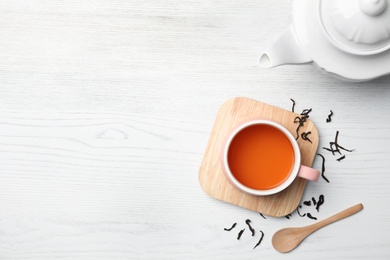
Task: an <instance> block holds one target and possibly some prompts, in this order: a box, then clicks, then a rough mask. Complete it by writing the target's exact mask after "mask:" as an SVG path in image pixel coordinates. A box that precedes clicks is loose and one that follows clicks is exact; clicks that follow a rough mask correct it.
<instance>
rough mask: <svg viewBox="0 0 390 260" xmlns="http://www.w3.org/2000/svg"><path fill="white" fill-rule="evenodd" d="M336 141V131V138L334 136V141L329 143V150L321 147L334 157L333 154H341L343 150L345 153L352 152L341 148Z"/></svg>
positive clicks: (337, 134) (337, 132) (337, 137)
mask: <svg viewBox="0 0 390 260" xmlns="http://www.w3.org/2000/svg"><path fill="white" fill-rule="evenodd" d="M338 139H339V131H336V136H335V139H334V141H333V142H329V148H328V147H323V149H325V150H327V151H329V152H332V154H333V155H335V153H338V154H340V155H341V154H342V153H341V150H344V151H346V152H352V151H353V149H352V150H351V149H347V148H344V147H342V146H341V145H339V143H338Z"/></svg>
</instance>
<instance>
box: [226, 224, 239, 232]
mask: <svg viewBox="0 0 390 260" xmlns="http://www.w3.org/2000/svg"><path fill="white" fill-rule="evenodd" d="M236 226H237V223H234V224H233V225H232V226H231V227H230V228H224V229H223V230H225V231H231V230H232V229H233V228H235V227H236Z"/></svg>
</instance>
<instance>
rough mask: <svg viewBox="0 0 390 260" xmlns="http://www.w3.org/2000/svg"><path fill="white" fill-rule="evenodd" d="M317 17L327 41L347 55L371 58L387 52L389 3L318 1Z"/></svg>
mask: <svg viewBox="0 0 390 260" xmlns="http://www.w3.org/2000/svg"><path fill="white" fill-rule="evenodd" d="M319 14H320V20H321V24H322V27H323V29H324V30H325V33H326V35H327V36H328V38H330V40H331V41H332V42H333V43H334V44H335V45H336V46H337V47H339V48H340V49H342V50H344V51H346V52H349V53H352V54H357V55H372V54H376V53H380V52H383V51H385V50H387V49H389V48H390V6H389V4H388V0H342V1H340V0H338V1H337V0H321V1H320V5H319Z"/></svg>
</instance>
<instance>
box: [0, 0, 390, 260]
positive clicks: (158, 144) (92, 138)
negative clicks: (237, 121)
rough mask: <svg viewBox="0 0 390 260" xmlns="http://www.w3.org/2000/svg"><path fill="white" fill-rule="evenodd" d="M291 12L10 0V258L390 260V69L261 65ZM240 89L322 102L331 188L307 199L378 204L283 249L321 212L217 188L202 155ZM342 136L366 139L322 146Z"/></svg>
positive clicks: (4, 245)
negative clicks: (236, 202)
mask: <svg viewBox="0 0 390 260" xmlns="http://www.w3.org/2000/svg"><path fill="white" fill-rule="evenodd" d="M289 10H290V1H287V0H283V1H265V0H262V1H246V0H244V1H232V0H230V1H191V0H186V1H167V0H162V1H139V0H130V1H124V0H111V1H109V0H102V1H91V0H85V1H75V0H72V1H66V0H58V1H51V0H32V1H27V0H25V1H23V0H3V1H0V36H1V37H0V108H1V110H0V259H153V258H155V259H313V258H315V259H389V258H390V239H389V234H390V207H389V200H390V172H389V168H390V160H389V158H390V138H389V133H390V86H389V85H390V84H389V83H390V77H389V76H387V77H383V78H380V79H377V80H374V81H371V82H366V83H347V82H341V81H339V80H337V79H334V78H332V77H329V76H328V75H326V74H325V73H324V72H321V71H320V70H318V69H317V68H315V67H314V66H311V65H302V66H284V67H279V68H275V69H262V68H260V66H259V65H258V57H259V55H260V52H261V50H263V49H265V48H266V47H267V46H269V45H270V44H271V43H272V42H273V41H274V40H275V38H276V37H277V36H278V35H279V34H280V33H282V32H283V31H284V29H285V28H286V27H287V26H288V24H289ZM235 96H245V97H249V98H252V99H256V100H259V101H262V102H265V103H268V104H271V105H274V106H278V107H281V108H285V109H288V110H290V109H291V106H292V102H291V101H290V99H291V98H292V99H294V100H295V101H296V106H295V109H296V111H298V112H299V111H301V110H303V109H304V108H312V113H311V114H310V119H311V120H312V121H313V122H314V123H315V124H316V126H317V128H318V129H319V132H320V149H319V153H321V154H323V155H324V156H325V158H326V173H325V175H326V177H327V178H328V179H329V180H330V183H327V182H326V181H325V180H324V179H320V181H319V182H318V183H315V184H313V183H310V184H308V185H307V188H306V190H305V193H304V196H303V198H302V202H303V201H306V200H311V198H312V197H315V198H317V199H318V197H319V195H321V194H323V195H324V197H325V203H324V204H323V205H322V206H321V208H320V211H319V212H317V211H316V210H315V209H314V208H313V206H311V207H308V206H304V205H303V206H302V212H304V211H305V210H306V209H307V210H308V211H307V212H309V211H310V212H312V215H315V216H316V217H317V218H318V220H317V221H319V220H321V219H324V218H326V217H328V216H330V215H332V214H333V213H336V212H338V211H340V210H342V209H344V208H347V207H349V206H352V205H354V204H357V203H360V202H361V203H363V204H364V206H365V209H364V210H363V211H362V212H360V213H358V214H357V215H354V216H352V217H350V218H348V219H345V220H342V221H341V222H338V223H335V224H332V225H330V226H328V227H326V228H324V229H321V230H320V231H318V232H316V233H314V234H312V235H311V236H310V237H309V238H307V239H306V240H305V241H304V242H303V244H301V245H300V246H299V247H298V248H297V249H295V250H294V251H292V252H290V253H288V254H280V253H278V252H276V251H275V250H274V249H273V247H272V245H271V238H272V235H273V233H274V232H276V231H277V230H278V229H280V228H284V227H287V226H302V225H308V224H311V223H314V222H315V221H314V220H311V219H309V218H307V217H300V216H299V215H298V214H297V212H294V213H293V214H292V215H291V216H289V219H287V218H284V217H283V218H273V217H267V216H266V219H264V218H263V217H262V216H260V214H258V213H256V212H252V211H249V210H246V209H242V208H238V207H235V206H233V205H230V204H227V203H223V202H220V201H217V200H215V199H213V198H211V197H209V196H208V195H206V194H205V193H204V192H203V190H202V188H201V187H200V185H199V183H198V176H197V175H198V169H199V165H200V162H201V160H202V156H203V152H204V150H205V147H206V144H207V141H208V138H209V134H210V131H211V127H212V125H213V122H214V119H215V116H216V113H217V110H218V108H219V107H220V105H221V104H222V103H223V102H224V101H226V100H227V99H229V98H232V97H235ZM329 110H332V111H333V112H334V115H333V117H332V122H330V123H326V122H325V119H326V118H327V115H328V114H329ZM336 131H339V134H340V135H339V143H340V145H343V146H345V147H346V148H351V149H355V150H354V151H353V152H351V153H346V158H345V159H344V160H342V161H340V162H338V161H336V159H337V158H338V157H336V156H332V155H331V154H330V153H329V152H326V151H325V150H323V149H322V148H321V147H323V146H328V144H329V142H330V141H333V140H334V137H335V133H336ZM314 166H315V167H318V168H321V158H320V157H316V159H315V162H314ZM305 207H306V208H305ZM305 212H306V211H305ZM246 219H250V220H251V224H252V226H253V227H254V228H255V229H256V231H257V232H256V234H255V236H253V237H252V236H251V235H250V232H249V229H248V227H247V226H246V224H245V220H246ZM235 222H236V223H237V226H236V228H235V229H233V230H232V231H230V232H227V231H224V228H226V227H230V226H231V225H232V224H233V223H235ZM243 228H246V231H245V232H244V233H243V235H242V237H241V239H240V240H237V239H236V237H237V234H238V232H239V230H241V229H243ZM259 230H261V231H263V232H264V238H263V240H262V242H261V244H260V245H259V246H258V247H256V248H255V249H253V247H254V245H255V244H256V243H257V242H258V240H259V238H260V236H261V233H260V232H259Z"/></svg>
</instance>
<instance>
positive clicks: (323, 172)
mask: <svg viewBox="0 0 390 260" xmlns="http://www.w3.org/2000/svg"><path fill="white" fill-rule="evenodd" d="M317 155H318V156H320V157H321V158H322V166H321V177H322V178H323V179H324V180H325V181H326V182H327V183H329V182H330V181H329V180H328V178H326V177H325V157H324V156H323V155H322V154H320V153H318V154H317Z"/></svg>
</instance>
